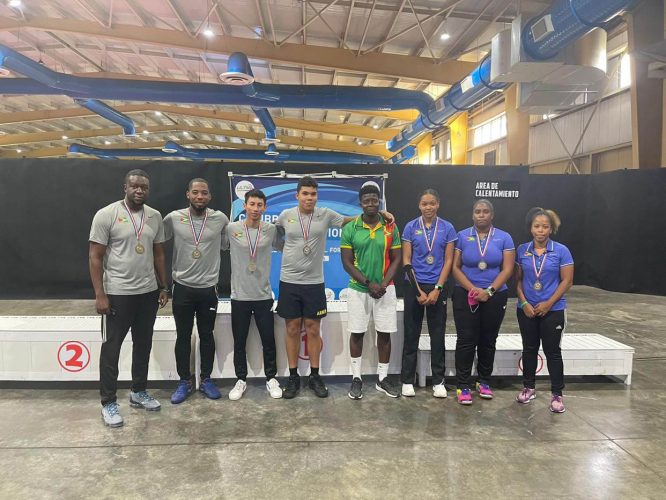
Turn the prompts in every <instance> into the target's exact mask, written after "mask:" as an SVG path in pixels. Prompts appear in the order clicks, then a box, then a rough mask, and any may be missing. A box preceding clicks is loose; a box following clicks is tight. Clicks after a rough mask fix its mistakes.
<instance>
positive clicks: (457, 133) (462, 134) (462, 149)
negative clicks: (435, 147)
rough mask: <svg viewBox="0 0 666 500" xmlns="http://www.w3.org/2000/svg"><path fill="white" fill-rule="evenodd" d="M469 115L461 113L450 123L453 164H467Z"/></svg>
mask: <svg viewBox="0 0 666 500" xmlns="http://www.w3.org/2000/svg"><path fill="white" fill-rule="evenodd" d="M467 116H468V113H467V111H465V112H464V113H460V115H458V117H457V118H456V119H455V120H453V121H452V122H451V123H450V124H449V130H450V132H451V165H467Z"/></svg>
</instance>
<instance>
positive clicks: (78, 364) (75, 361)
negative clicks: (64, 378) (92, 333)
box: [58, 340, 90, 372]
mask: <svg viewBox="0 0 666 500" xmlns="http://www.w3.org/2000/svg"><path fill="white" fill-rule="evenodd" d="M63 349H64V350H65V351H64V353H63ZM70 352H72V353H73V355H72V356H69V357H67V359H63V358H62V357H61V356H62V355H66V353H70ZM84 352H85V354H86V356H87V360H86V361H85V364H84V362H83V361H82V360H81V357H82V355H83V353H84ZM58 364H60V366H61V367H62V368H63V369H64V370H67V371H68V372H80V371H83V370H85V369H86V368H88V365H89V364H90V349H88V346H86V345H85V344H84V343H82V342H79V341H77V340H69V341H67V342H63V343H62V344H61V345H60V348H59V349H58Z"/></svg>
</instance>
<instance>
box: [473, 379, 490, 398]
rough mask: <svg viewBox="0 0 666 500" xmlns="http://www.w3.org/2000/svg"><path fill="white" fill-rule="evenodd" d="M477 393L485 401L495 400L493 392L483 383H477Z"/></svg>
mask: <svg viewBox="0 0 666 500" xmlns="http://www.w3.org/2000/svg"><path fill="white" fill-rule="evenodd" d="M476 392H478V393H479V397H480V398H483V399H493V390H492V389H491V388H490V386H489V385H488V384H484V383H482V382H477V383H476Z"/></svg>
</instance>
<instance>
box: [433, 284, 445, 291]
mask: <svg viewBox="0 0 666 500" xmlns="http://www.w3.org/2000/svg"><path fill="white" fill-rule="evenodd" d="M435 288H436V289H437V290H444V286H443V285H435Z"/></svg>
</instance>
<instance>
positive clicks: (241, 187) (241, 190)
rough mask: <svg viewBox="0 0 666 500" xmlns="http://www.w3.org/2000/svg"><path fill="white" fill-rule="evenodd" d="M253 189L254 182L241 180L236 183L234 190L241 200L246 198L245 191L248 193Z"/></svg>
mask: <svg viewBox="0 0 666 500" xmlns="http://www.w3.org/2000/svg"><path fill="white" fill-rule="evenodd" d="M253 189H254V184H252V183H251V182H250V181H240V182H239V183H238V184H236V188H235V189H234V192H235V193H236V196H237V197H238V199H239V200H244V199H245V193H247V192H248V191H252V190H253Z"/></svg>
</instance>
